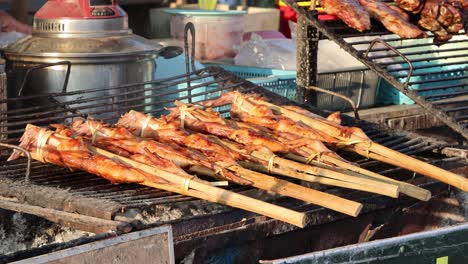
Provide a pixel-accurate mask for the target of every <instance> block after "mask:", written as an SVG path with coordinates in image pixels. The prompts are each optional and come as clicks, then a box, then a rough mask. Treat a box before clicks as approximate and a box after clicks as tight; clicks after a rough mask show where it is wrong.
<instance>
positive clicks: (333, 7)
mask: <svg viewBox="0 0 468 264" xmlns="http://www.w3.org/2000/svg"><path fill="white" fill-rule="evenodd" d="M320 5H321V6H322V7H323V9H324V10H325V12H327V13H328V14H334V15H336V16H338V17H339V18H340V19H341V20H343V22H345V23H346V25H348V26H350V27H352V28H354V29H356V30H358V31H360V32H363V31H365V30H369V29H370V28H371V23H370V17H369V14H368V13H367V12H366V10H364V8H363V7H362V6H361V5H359V2H358V1H357V0H321V1H320Z"/></svg>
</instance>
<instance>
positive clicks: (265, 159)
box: [118, 111, 398, 197]
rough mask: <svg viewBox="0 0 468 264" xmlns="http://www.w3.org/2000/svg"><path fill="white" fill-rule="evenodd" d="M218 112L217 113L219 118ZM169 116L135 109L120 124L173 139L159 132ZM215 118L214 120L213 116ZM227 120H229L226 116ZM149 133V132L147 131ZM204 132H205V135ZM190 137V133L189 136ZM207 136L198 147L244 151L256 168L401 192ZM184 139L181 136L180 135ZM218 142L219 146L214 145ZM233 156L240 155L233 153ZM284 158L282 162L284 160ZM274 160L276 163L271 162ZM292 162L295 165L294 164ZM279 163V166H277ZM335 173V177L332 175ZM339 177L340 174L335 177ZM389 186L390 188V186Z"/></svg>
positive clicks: (390, 193) (347, 185)
mask: <svg viewBox="0 0 468 264" xmlns="http://www.w3.org/2000/svg"><path fill="white" fill-rule="evenodd" d="M188 114H190V115H191V118H192V117H195V114H194V115H192V114H191V113H188ZM203 116H204V118H208V117H209V116H210V115H209V114H208V113H206V114H205V115H203ZM216 117H217V116H215V118H216ZM168 120H169V118H160V119H156V118H154V117H151V116H146V115H145V114H143V113H138V112H135V111H131V112H129V113H127V114H125V115H123V116H122V117H121V119H120V120H119V122H118V124H119V125H122V126H124V127H126V128H128V129H129V130H131V131H134V132H136V133H141V131H142V128H143V126H144V128H145V130H148V129H149V130H150V131H148V132H149V133H148V134H152V135H155V136H157V137H159V139H160V140H169V141H170V140H172V139H171V137H168V138H166V139H163V138H161V136H162V137H164V136H163V135H162V134H160V133H158V130H159V129H161V130H163V131H165V130H166V129H165V125H164V124H167V123H168V122H169V121H168ZM213 121H214V120H213ZM226 121H227V120H226ZM147 122H150V123H152V124H154V125H153V126H151V127H152V128H151V129H150V128H148V126H147V125H145V124H146V123H147ZM158 123H159V124H161V125H159V126H158V125H156V124H158ZM176 126H177V123H174V124H173V125H171V127H176ZM175 133H176V134H181V133H179V132H177V131H175ZM145 134H146V133H145ZM192 135H200V134H192ZM203 136H204V135H203ZM187 138H188V136H187ZM203 138H204V139H205V140H208V141H207V142H205V143H201V142H199V144H194V145H195V146H193V147H195V148H202V149H203V148H206V149H210V148H211V149H212V151H218V149H219V148H222V149H225V150H226V151H227V152H233V151H234V152H235V153H236V154H237V156H240V155H242V156H243V158H244V159H248V160H249V161H252V162H253V163H256V165H255V166H254V165H253V164H252V163H242V164H244V165H248V167H249V168H255V169H259V170H261V171H262V172H271V173H275V174H280V175H284V176H288V177H293V178H297V179H301V180H305V181H311V182H320V183H323V184H329V185H334V186H339V187H344V188H351V189H356V190H362V191H368V192H378V193H380V194H385V195H388V196H391V197H397V196H398V189H397V187H396V186H385V185H383V186H381V188H380V189H379V190H376V189H375V186H374V184H375V182H373V181H366V180H363V179H360V178H356V177H347V175H344V174H339V175H333V172H323V171H322V169H319V168H315V167H311V166H306V165H303V164H302V166H303V168H305V167H307V169H306V170H305V172H307V173H313V174H314V175H321V176H326V177H317V176H312V175H308V174H304V171H303V172H298V171H295V170H297V167H300V165H301V164H293V162H291V161H282V159H281V158H280V157H277V158H276V159H275V157H276V155H274V154H273V152H271V151H270V150H269V149H268V148H265V147H262V146H255V145H254V146H252V145H240V144H238V143H235V142H228V141H226V140H220V139H218V138H216V137H213V136H211V137H209V138H206V137H203ZM177 140H178V141H180V140H179V139H177ZM214 146H216V147H214ZM231 156H236V155H232V154H231ZM236 160H237V161H242V160H243V159H239V158H237V159H236ZM281 161H282V162H281ZM270 163H272V164H270ZM280 163H283V165H284V164H288V165H289V166H286V167H285V166H281V164H280ZM291 165H292V166H291ZM276 166H278V167H276ZM328 177H332V178H328ZM333 177H336V178H333ZM386 187H388V188H386Z"/></svg>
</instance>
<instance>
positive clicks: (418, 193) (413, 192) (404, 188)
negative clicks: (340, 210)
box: [287, 147, 431, 201]
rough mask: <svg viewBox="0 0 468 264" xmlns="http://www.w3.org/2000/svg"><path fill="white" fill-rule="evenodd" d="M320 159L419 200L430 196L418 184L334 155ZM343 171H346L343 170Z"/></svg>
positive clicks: (290, 155)
mask: <svg viewBox="0 0 468 264" xmlns="http://www.w3.org/2000/svg"><path fill="white" fill-rule="evenodd" d="M301 150H303V151H304V152H307V153H310V154H312V153H314V151H313V150H310V149H308V148H307V147H302V148H301ZM363 154H364V153H363ZM366 154H367V153H366ZM287 156H288V158H291V159H293V160H296V161H298V162H302V163H308V161H307V160H306V158H304V157H302V156H298V155H294V154H288V155H287ZM320 159H321V160H322V161H325V162H328V163H331V164H335V165H336V166H337V169H340V168H343V169H347V170H350V171H353V172H357V173H359V174H361V175H362V176H364V177H367V178H368V177H371V178H373V179H376V180H380V181H384V182H388V183H394V184H397V185H398V187H399V191H400V192H401V193H403V194H406V195H408V196H410V197H413V198H416V199H419V200H421V201H428V200H429V199H430V198H431V192H430V191H428V190H426V189H423V188H420V187H418V186H415V185H413V184H409V183H406V182H403V181H398V180H395V179H392V178H389V177H386V176H383V175H380V174H378V173H375V172H372V171H369V170H366V169H363V168H361V167H358V166H356V165H353V164H351V163H348V162H345V161H343V160H341V159H338V158H335V157H332V156H328V155H321V156H320ZM343 173H346V172H345V171H343ZM356 176H358V177H359V176H360V175H356Z"/></svg>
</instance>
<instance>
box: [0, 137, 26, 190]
mask: <svg viewBox="0 0 468 264" xmlns="http://www.w3.org/2000/svg"><path fill="white" fill-rule="evenodd" d="M0 147H5V148H9V149H15V150H18V151H21V152H23V153H24V154H25V155H26V158H27V159H28V163H27V164H26V172H25V174H24V181H25V182H26V183H29V175H30V174H31V160H32V157H31V153H29V151H27V150H26V149H25V148H22V147H19V146H15V145H11V144H5V143H1V142H0Z"/></svg>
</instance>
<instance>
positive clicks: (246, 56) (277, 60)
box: [234, 33, 296, 70]
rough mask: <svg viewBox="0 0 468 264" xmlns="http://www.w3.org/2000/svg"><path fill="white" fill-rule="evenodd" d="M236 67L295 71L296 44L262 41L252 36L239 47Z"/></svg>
mask: <svg viewBox="0 0 468 264" xmlns="http://www.w3.org/2000/svg"><path fill="white" fill-rule="evenodd" d="M234 62H235V64H236V65H243V66H253V67H261V68H274V69H282V70H295V69H296V44H295V43H294V42H293V41H292V40H291V39H263V38H262V37H260V36H259V35H257V34H255V33H254V34H252V36H251V38H250V40H248V41H246V42H243V43H242V45H241V46H240V47H239V50H238V52H237V55H236V57H235V58H234Z"/></svg>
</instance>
